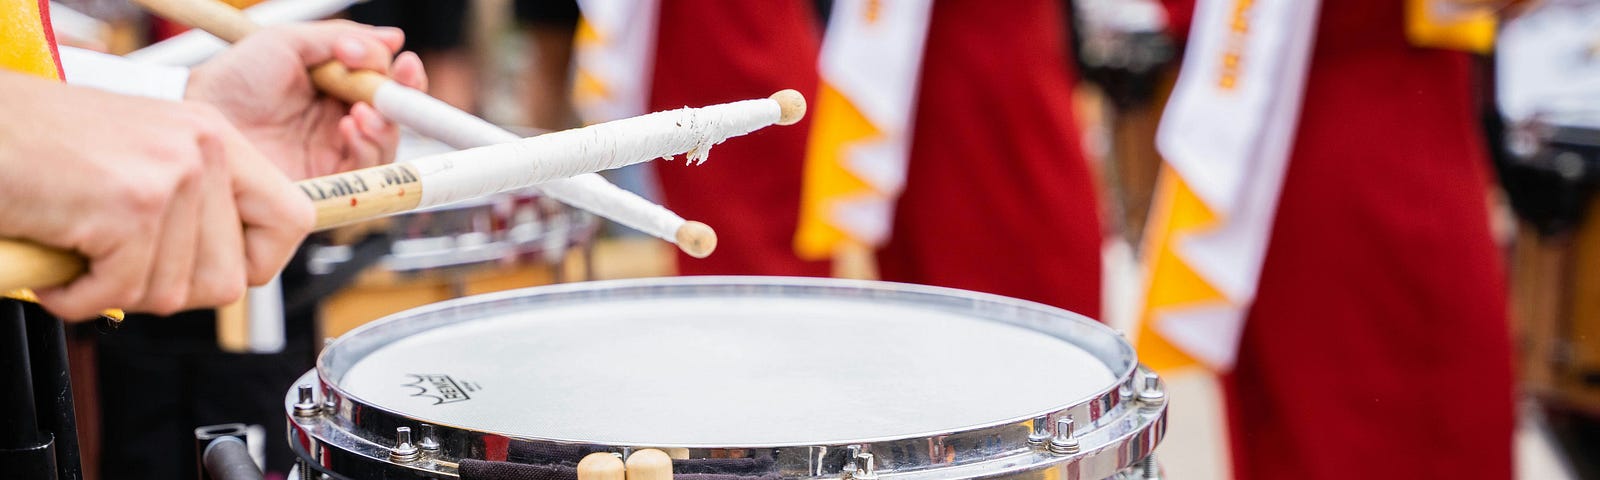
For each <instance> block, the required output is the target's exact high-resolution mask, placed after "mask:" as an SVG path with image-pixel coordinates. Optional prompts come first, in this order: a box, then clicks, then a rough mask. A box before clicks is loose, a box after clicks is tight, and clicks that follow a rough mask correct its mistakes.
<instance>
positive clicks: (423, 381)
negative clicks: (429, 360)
mask: <svg viewBox="0 0 1600 480" xmlns="http://www.w3.org/2000/svg"><path fill="white" fill-rule="evenodd" d="M407 375H408V376H410V377H412V378H415V379H416V381H414V382H411V383H407V384H405V385H403V386H406V387H412V388H416V389H417V393H413V394H411V396H413V397H427V398H432V399H433V404H434V405H439V404H445V403H453V402H465V401H467V400H471V399H472V397H471V396H468V395H467V392H470V391H473V390H477V388H474V387H473V385H472V384H470V383H468V382H457V381H456V379H454V378H450V376H449V375H442V374H427V373H410V374H407Z"/></svg>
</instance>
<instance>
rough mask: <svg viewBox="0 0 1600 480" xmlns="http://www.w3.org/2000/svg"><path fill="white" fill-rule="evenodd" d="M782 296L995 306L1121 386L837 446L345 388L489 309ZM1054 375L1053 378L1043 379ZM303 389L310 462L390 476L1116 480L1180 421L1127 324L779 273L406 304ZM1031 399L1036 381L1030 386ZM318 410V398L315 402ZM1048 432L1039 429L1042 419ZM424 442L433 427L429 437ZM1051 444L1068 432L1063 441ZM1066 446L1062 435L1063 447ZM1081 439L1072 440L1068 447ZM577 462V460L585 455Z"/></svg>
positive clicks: (293, 427) (945, 292)
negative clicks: (479, 416) (1044, 407)
mask: <svg viewBox="0 0 1600 480" xmlns="http://www.w3.org/2000/svg"><path fill="white" fill-rule="evenodd" d="M729 293H745V294H769V295H770V294H781V295H794V296H799V297H817V298H825V297H826V298H837V297H839V296H846V297H853V298H858V299H867V300H874V301H875V300H879V299H882V300H896V301H915V302H927V303H929V304H932V305H938V306H941V307H944V308H951V309H955V310H962V311H968V312H982V313H983V314H984V317H985V318H987V319H995V320H997V321H1002V322H1004V323H1008V324H1011V325H1015V326H1020V327H1023V328H1026V329H1029V330H1033V331H1036V332H1041V333H1045V334H1047V335H1050V336H1053V337H1056V338H1059V339H1062V340H1065V341H1067V342H1068V343H1071V344H1073V345H1075V346H1077V347H1080V348H1082V349H1084V350H1085V351H1087V352H1089V353H1090V354H1092V355H1093V356H1094V357H1095V358H1097V359H1099V360H1100V361H1102V362H1104V363H1105V364H1106V365H1107V366H1109V367H1111V368H1112V372H1113V373H1114V374H1115V375H1116V376H1117V378H1118V381H1116V382H1115V383H1112V384H1110V385H1107V386H1106V387H1105V388H1103V389H1100V390H1098V391H1097V392H1096V393H1095V394H1094V395H1092V396H1090V397H1089V398H1082V399H1074V400H1073V401H1071V402H1070V403H1064V404H1061V405H1060V406H1058V407H1057V408H1053V409H1051V410H1049V411H1044V412H1039V413H1038V414H1036V415H1030V416H1028V417H1026V418H1015V419H1009V420H1006V421H1002V422H995V423H992V424H987V425H978V426H973V427H970V428H962V429H959V430H952V431H944V432H928V433H925V434H918V435H909V436H897V437H885V438H863V439H859V440H857V441H850V442H845V443H831V444H773V445H726V446H707V445H625V444H616V443H608V442H605V441H594V440H560V439H544V438H538V437H533V436H527V435H520V434H504V433H496V432H486V431H478V430H473V429H467V428H459V427H456V426H451V425H440V424H435V425H425V424H424V423H423V422H422V421H420V420H418V419H416V418H414V417H412V416H408V415H407V414H404V413H400V412H395V411H391V410H389V409H386V408H383V407H380V406H377V405H372V404H368V403H365V402H363V401H362V400H361V399H360V398H356V397H354V396H352V395H351V394H349V393H348V392H346V391H344V390H343V389H341V388H339V387H338V386H337V382H338V381H339V380H340V378H341V376H342V371H343V369H345V368H348V367H349V366H350V364H351V363H353V362H355V361H358V360H359V359H360V358H361V357H362V356H363V355H365V353H367V352H370V351H372V350H373V349H376V348H379V347H381V346H382V345H384V344H386V343H388V341H390V340H393V339H396V338H402V337H405V336H407V335H411V334H414V333H418V332H423V331H427V330H431V329H433V328H437V327H440V326H444V325H448V324H450V323H453V322H456V321H461V320H464V319H470V318H476V316H478V315H484V314H488V313H491V312H503V311H507V310H511V309H526V308H529V307H537V306H540V305H556V304H570V303H576V302H596V301H604V300H606V299H616V298H630V297H635V296H651V295H661V296H667V295H682V296H693V295H696V294H701V295H704V294H729ZM1039 378H1040V381H1049V380H1050V377H1049V376H1047V375H1041V376H1040V377H1039ZM297 384H298V385H311V386H314V387H315V388H314V389H315V390H317V391H318V392H319V394H317V395H316V396H315V397H316V398H315V401H314V402H313V403H314V404H315V405H316V408H315V411H314V412H311V413H309V414H307V412H305V411H304V410H303V409H302V411H301V412H300V414H298V415H297V411H296V408H297V405H296V404H297V403H300V402H299V399H298V398H297V396H298V395H297V392H294V391H291V392H289V394H288V395H286V397H285V403H284V405H285V412H286V413H287V415H288V424H287V426H288V430H289V437H290V439H291V440H290V441H291V443H292V444H293V445H292V446H293V447H294V448H295V450H296V451H297V452H299V453H300V454H301V455H302V457H303V458H304V459H305V460H307V461H309V462H311V463H313V464H315V465H320V466H321V467H322V468H324V469H325V470H326V471H328V472H330V473H332V474H333V475H334V476H335V477H336V478H338V477H345V478H352V479H368V478H389V477H396V476H401V475H404V476H406V477H412V476H416V475H421V476H424V477H433V478H456V477H457V474H456V462H458V461H459V460H460V459H462V458H477V459H482V454H483V446H484V445H486V443H485V442H486V441H488V442H495V443H498V444H506V443H510V444H511V445H513V446H521V447H531V448H545V449H551V448H554V449H562V448H565V449H574V450H584V449H588V450H607V451H613V452H617V453H622V454H628V453H630V452H631V451H633V450H634V449H637V448H641V447H654V448H673V449H676V450H679V452H682V453H687V455H688V458H694V459H712V458H754V457H760V458H771V459H772V460H773V462H772V468H771V470H772V472H771V473H778V474H780V475H781V476H782V478H785V479H822V478H862V479H865V478H874V477H870V476H861V475H857V476H854V477H852V476H849V475H848V473H847V472H846V469H847V468H849V467H847V466H854V465H855V462H853V461H851V460H852V456H853V455H856V454H860V453H866V454H870V455H871V456H872V457H873V460H874V463H875V465H876V471H875V472H874V474H875V475H877V477H876V478H892V479H936V478H937V479H969V478H970V479H976V478H995V479H1012V478H1016V479H1022V478H1044V477H1041V475H1045V474H1046V473H1047V472H1056V473H1058V474H1060V475H1062V477H1060V478H1083V479H1101V478H1112V477H1115V476H1117V475H1119V474H1123V473H1125V472H1127V471H1129V469H1130V468H1133V467H1135V466H1136V465H1137V464H1138V462H1139V461H1140V460H1141V459H1143V458H1145V457H1147V456H1149V455H1150V453H1151V452H1153V450H1154V448H1155V447H1156V446H1157V445H1158V444H1159V443H1160V441H1161V439H1162V437H1163V436H1164V434H1165V430H1166V402H1165V395H1164V389H1165V387H1164V385H1163V384H1162V383H1161V380H1160V379H1159V377H1157V376H1155V375H1154V374H1153V373H1151V372H1149V371H1148V370H1145V369H1143V368H1142V367H1139V366H1138V365H1137V364H1136V363H1135V360H1134V355H1133V351H1132V347H1131V346H1130V345H1129V344H1128V343H1127V342H1126V340H1124V339H1122V338H1121V336H1120V335H1118V334H1117V333H1115V332H1114V331H1112V330H1110V329H1109V328H1106V327H1105V326H1103V325H1100V324H1099V323H1097V322H1094V321H1092V320H1089V319H1087V318H1083V317H1081V316H1078V315H1076V314H1072V313H1070V312H1066V311H1064V310H1060V309H1056V308H1053V307H1048V306H1044V305H1040V304H1036V303H1032V302H1026V301H1021V300H1015V299H1010V298H1005V297H1000V296H994V295H986V294H978V293H973V292H966V291H961V290H954V289H945V288H937V287H926V286H916V285H904V284H893V283H886V282H868V281H852V280H836V279H799V278H773V277H682V278H675V279H642V280H620V281H606V282H589V283H578V284H564V285H554V286H545V287H535V288H531V289H525V290H518V291H511V292H502V293H497V294H490V295H482V296H477V297H470V298H465V299H460V300H453V301H449V302H443V303H440V304H435V305H430V306H427V307H422V308H419V309H415V310H411V311H407V312H403V313H400V314H396V315H393V316H390V317H388V318H385V319H383V320H380V321H377V322H373V323H371V324H368V325H366V326H363V327H360V328H358V329H357V330H354V331H352V332H350V333H349V334H347V335H346V336H345V337H342V338H340V339H339V340H337V341H335V342H334V343H333V344H330V345H329V347H328V348H327V349H326V350H325V351H324V352H323V354H322V355H321V356H319V358H318V362H317V370H315V371H312V372H308V373H306V374H305V375H304V376H302V377H301V378H300V380H299V382H298V383H297ZM1018 389H1019V392H1018V393H1019V394H1025V393H1026V390H1027V389H1026V386H1025V385H1023V386H1019V387H1018ZM301 407H302V408H303V407H304V404H302V405H301ZM1068 418H1070V419H1072V420H1073V421H1074V422H1075V423H1076V425H1077V426H1076V428H1073V429H1071V430H1072V435H1071V437H1070V439H1068V438H1052V436H1056V437H1059V436H1058V435H1054V434H1056V433H1058V432H1056V431H1055V425H1057V423H1058V420H1061V419H1068ZM399 427H407V428H409V429H410V431H411V432H416V433H417V434H418V435H421V434H422V432H423V431H425V430H430V431H431V432H432V435H431V437H430V438H429V440H430V441H434V442H436V443H438V444H439V445H440V448H439V449H438V450H437V451H436V452H423V453H422V455H420V456H419V457H418V458H417V459H415V460H406V459H398V460H397V457H396V456H395V455H394V449H393V447H395V444H394V443H395V431H396V429H397V428H399ZM1036 427H1038V428H1036ZM416 440H417V441H421V438H420V436H419V437H416ZM1051 440H1057V442H1052V441H1051ZM1052 443H1055V444H1056V445H1054V447H1056V448H1052V447H1053V445H1052ZM1069 444H1070V448H1068V445H1069ZM571 460H572V461H573V462H575V461H576V460H577V459H576V458H573V459H571Z"/></svg>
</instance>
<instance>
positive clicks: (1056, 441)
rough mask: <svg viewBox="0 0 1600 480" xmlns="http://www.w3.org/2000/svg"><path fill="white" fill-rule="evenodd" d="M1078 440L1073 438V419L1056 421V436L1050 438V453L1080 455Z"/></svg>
mask: <svg viewBox="0 0 1600 480" xmlns="http://www.w3.org/2000/svg"><path fill="white" fill-rule="evenodd" d="M1078 448H1079V447H1078V439H1076V438H1073V437H1072V417H1066V418H1060V419H1056V435H1055V436H1054V437H1051V438H1050V453H1054V454H1056V455H1072V454H1074V453H1078Z"/></svg>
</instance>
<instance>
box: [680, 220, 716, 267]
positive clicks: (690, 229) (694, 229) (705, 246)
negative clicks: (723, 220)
mask: <svg viewBox="0 0 1600 480" xmlns="http://www.w3.org/2000/svg"><path fill="white" fill-rule="evenodd" d="M675 236H676V237H677V240H678V249H680V250H683V253H687V254H689V256H691V257H694V258H706V256H709V255H711V251H713V250H716V249H717V231H716V230H712V229H711V226H710V225H706V224H704V223H700V222H696V221H693V220H690V221H687V222H683V226H681V227H678V232H677V234H676V235H675Z"/></svg>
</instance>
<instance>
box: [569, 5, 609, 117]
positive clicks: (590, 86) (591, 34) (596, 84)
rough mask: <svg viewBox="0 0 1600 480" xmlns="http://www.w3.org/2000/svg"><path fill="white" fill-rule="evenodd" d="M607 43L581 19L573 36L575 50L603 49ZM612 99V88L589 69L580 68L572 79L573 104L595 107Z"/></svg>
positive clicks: (597, 31)
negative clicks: (596, 104)
mask: <svg viewBox="0 0 1600 480" xmlns="http://www.w3.org/2000/svg"><path fill="white" fill-rule="evenodd" d="M605 42H606V39H605V36H604V35H601V34H600V31H599V30H597V29H595V28H594V24H591V23H589V21H588V20H586V19H583V18H579V19H578V29H577V33H575V34H574V35H573V39H572V43H573V45H574V46H575V47H576V48H575V50H577V51H583V50H588V49H594V48H601V47H600V46H601V45H604V44H605ZM609 98H611V88H610V87H609V86H607V85H606V82H605V79H603V78H600V76H599V75H595V74H594V72H591V71H589V70H587V69H584V68H582V67H579V68H578V69H577V72H575V73H574V74H573V79H572V102H573V103H574V104H576V105H593V104H595V103H599V102H602V101H604V100H606V99H609Z"/></svg>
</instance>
